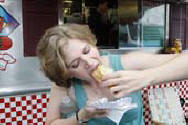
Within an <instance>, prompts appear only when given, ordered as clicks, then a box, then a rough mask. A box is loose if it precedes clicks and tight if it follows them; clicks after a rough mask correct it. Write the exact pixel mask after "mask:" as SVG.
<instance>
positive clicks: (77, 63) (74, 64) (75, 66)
mask: <svg viewBox="0 0 188 125" xmlns="http://www.w3.org/2000/svg"><path fill="white" fill-rule="evenodd" d="M78 66H79V61H78V60H76V61H74V63H73V64H72V68H77V67H78Z"/></svg>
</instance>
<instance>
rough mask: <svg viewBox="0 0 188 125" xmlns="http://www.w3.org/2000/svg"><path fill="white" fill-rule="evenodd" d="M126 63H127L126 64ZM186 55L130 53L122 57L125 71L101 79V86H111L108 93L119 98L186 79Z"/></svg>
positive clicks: (187, 56) (187, 58) (187, 60)
mask: <svg viewBox="0 0 188 125" xmlns="http://www.w3.org/2000/svg"><path fill="white" fill-rule="evenodd" d="M126 61H127V62H126ZM187 62H188V54H187V53H183V54H175V55H174V54H170V55H168V54H167V55H165V54H164V55H161V54H158V55H157V54H147V53H137V52H136V53H130V54H128V55H127V56H123V57H122V65H123V66H124V68H125V70H122V71H117V72H113V73H112V74H108V75H106V76H104V78H103V84H101V85H102V86H105V87H106V86H113V87H111V88H110V91H111V92H112V93H113V94H114V97H116V98H119V97H122V96H125V95H127V94H129V93H131V92H133V91H137V90H139V89H141V88H143V87H145V86H147V85H150V84H157V83H160V82H167V81H175V80H184V79H187V78H188V65H187Z"/></svg>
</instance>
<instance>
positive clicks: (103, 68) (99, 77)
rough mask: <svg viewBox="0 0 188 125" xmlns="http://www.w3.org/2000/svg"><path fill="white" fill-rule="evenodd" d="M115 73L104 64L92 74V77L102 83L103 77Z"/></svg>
mask: <svg viewBox="0 0 188 125" xmlns="http://www.w3.org/2000/svg"><path fill="white" fill-rule="evenodd" d="M111 72H113V70H112V69H111V68H109V67H107V66H105V65H103V64H99V65H98V67H97V68H96V69H95V70H94V71H93V72H92V73H91V76H92V77H93V78H94V79H95V80H96V81H97V82H98V83H101V82H102V77H103V76H104V75H106V74H108V73H111Z"/></svg>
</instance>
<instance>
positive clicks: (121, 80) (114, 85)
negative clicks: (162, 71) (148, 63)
mask: <svg viewBox="0 0 188 125" xmlns="http://www.w3.org/2000/svg"><path fill="white" fill-rule="evenodd" d="M151 81H152V80H151V78H148V73H146V72H144V71H134V70H130V71H123V70H122V71H114V72H113V73H110V74H107V75H105V76H104V77H103V81H102V83H101V84H100V85H101V87H108V88H109V89H110V92H111V93H112V94H113V95H114V97H115V98H121V97H123V96H126V95H128V94H129V93H131V92H134V91H137V90H139V89H142V88H143V87H145V86H146V85H148V84H149V83H150V82H151Z"/></svg>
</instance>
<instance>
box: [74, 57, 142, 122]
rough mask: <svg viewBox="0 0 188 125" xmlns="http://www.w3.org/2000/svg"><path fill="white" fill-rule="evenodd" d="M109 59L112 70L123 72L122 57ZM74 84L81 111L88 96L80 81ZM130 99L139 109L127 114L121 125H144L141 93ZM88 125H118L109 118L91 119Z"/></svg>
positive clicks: (133, 94) (133, 95)
mask: <svg viewBox="0 0 188 125" xmlns="http://www.w3.org/2000/svg"><path fill="white" fill-rule="evenodd" d="M109 59H110V65H111V68H113V70H115V71H117V70H123V67H122V65H121V56H120V55H109ZM74 82H76V84H74V87H75V97H76V103H77V107H78V108H79V109H81V108H83V107H84V106H85V105H86V101H87V94H86V91H85V89H84V87H83V86H82V84H81V81H80V80H76V81H74ZM128 97H131V98H132V101H133V102H134V103H137V105H138V108H137V109H132V110H129V111H127V112H125V113H124V115H123V117H122V119H121V121H120V124H119V125H144V123H143V115H142V97H141V92H140V91H137V92H133V93H131V94H130V95H128ZM87 125H116V123H114V122H113V121H111V120H110V119H109V118H107V117H104V118H93V119H90V120H89V121H88V123H87Z"/></svg>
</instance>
